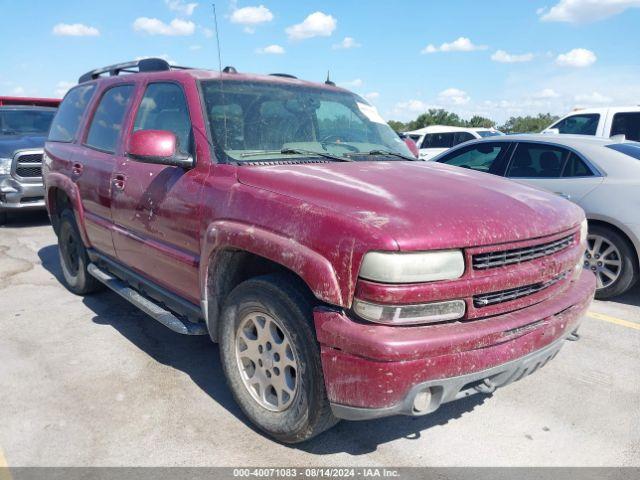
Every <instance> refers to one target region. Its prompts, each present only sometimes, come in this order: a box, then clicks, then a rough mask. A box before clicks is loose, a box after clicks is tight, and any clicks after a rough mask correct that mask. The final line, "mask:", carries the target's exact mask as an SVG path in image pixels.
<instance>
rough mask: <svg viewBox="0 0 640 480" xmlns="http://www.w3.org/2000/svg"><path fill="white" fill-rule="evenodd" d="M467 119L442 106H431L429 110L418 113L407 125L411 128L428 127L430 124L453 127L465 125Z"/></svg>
mask: <svg viewBox="0 0 640 480" xmlns="http://www.w3.org/2000/svg"><path fill="white" fill-rule="evenodd" d="M465 123H466V122H465V121H464V120H463V119H461V118H460V117H459V116H458V115H457V114H455V113H453V112H448V111H447V110H444V109H442V108H430V109H429V110H428V111H427V112H425V113H423V114H421V115H418V118H416V119H415V120H413V121H412V122H409V124H408V125H407V126H408V127H409V129H410V130H417V129H418V128H424V127H428V126H430V125H449V126H452V127H464V126H465Z"/></svg>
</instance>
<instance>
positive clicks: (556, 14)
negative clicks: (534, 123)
mask: <svg viewBox="0 0 640 480" xmlns="http://www.w3.org/2000/svg"><path fill="white" fill-rule="evenodd" d="M216 11H217V16H218V26H219V34H220V44H221V55H222V63H223V65H233V66H234V67H236V69H238V70H239V71H244V72H252V73H274V72H284V73H290V74H293V75H296V76H298V77H299V78H303V79H305V80H312V81H324V80H325V78H326V76H327V72H328V71H330V75H331V79H332V80H334V81H335V82H336V83H337V84H338V85H340V86H343V87H345V88H348V89H350V90H353V91H355V92H357V93H358V94H360V95H363V96H365V97H366V98H368V99H369V101H370V102H371V103H373V104H374V105H376V106H377V107H378V109H379V110H380V112H381V113H382V115H383V116H384V117H385V118H386V119H388V120H401V121H407V120H411V119H414V118H415V117H416V116H417V115H419V114H420V113H422V112H424V111H425V110H426V109H428V108H445V109H447V110H450V111H453V112H456V113H458V114H459V115H461V116H462V117H464V118H469V117H470V116H472V115H475V114H478V115H483V116H487V117H490V118H492V119H494V120H495V121H497V122H499V123H500V122H504V121H505V120H506V119H507V118H509V117H510V116H514V115H527V114H537V113H546V112H551V113H553V114H558V115H560V114H564V113H567V112H569V111H570V110H572V109H573V108H576V107H589V106H608V105H637V104H640V82H639V81H638V79H639V78H640V34H639V26H640V0H518V1H513V0H510V1H507V0H493V1H491V2H478V1H471V0H447V1H442V0H439V1H432V0H395V1H389V0H322V1H316V0H304V1H301V0H256V1H254V0H217V1H216ZM0 19H2V25H3V27H2V29H0V45H3V47H2V48H1V49H0V95H17V96H21V95H28V96H44V97H48V96H62V95H64V93H65V91H66V90H67V89H68V88H70V87H71V86H73V85H74V84H75V83H76V82H77V79H78V77H79V76H80V75H81V74H82V73H85V72H86V71H89V70H91V69H94V68H98V67H102V66H105V65H109V64H113V63H118V62H123V61H128V60H133V59H136V58H140V57H148V56H159V57H163V58H166V59H168V60H169V61H170V62H174V63H176V64H179V65H188V66H193V67H201V68H210V69H218V52H217V48H216V38H215V25H214V20H213V8H212V4H211V3H210V2H202V1H197V0H193V1H191V0H135V1H134V0H129V1H126V0H109V1H103V2H94V1H87V0H84V1H79V0H64V1H62V0H57V1H56V0H48V1H47V0H0Z"/></svg>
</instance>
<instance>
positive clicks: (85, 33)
mask: <svg viewBox="0 0 640 480" xmlns="http://www.w3.org/2000/svg"><path fill="white" fill-rule="evenodd" d="M53 34H54V35H58V36H61V37H97V36H99V35H100V30H98V29H97V28H96V27H90V26H88V25H84V24H82V23H58V24H57V25H56V26H54V27H53Z"/></svg>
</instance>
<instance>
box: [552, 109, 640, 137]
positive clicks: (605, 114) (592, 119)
mask: <svg viewBox="0 0 640 480" xmlns="http://www.w3.org/2000/svg"><path fill="white" fill-rule="evenodd" d="M542 133H551V134H553V133H556V134H557V133H570V134H576V135H594V136H596V137H613V136H615V135H624V136H625V138H626V139H627V140H635V141H636V142H639V141H640V106H635V107H608V108H583V109H578V110H574V111H573V112H571V113H570V114H569V115H566V116H564V117H562V118H561V119H560V120H558V121H557V122H555V123H554V124H553V125H551V126H549V127H547V128H546V129H545V130H543V132H542Z"/></svg>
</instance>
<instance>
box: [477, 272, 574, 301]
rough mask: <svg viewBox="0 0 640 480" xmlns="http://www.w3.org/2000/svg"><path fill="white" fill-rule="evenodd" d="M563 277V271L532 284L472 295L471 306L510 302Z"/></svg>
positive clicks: (565, 274) (547, 286)
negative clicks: (549, 278) (553, 276)
mask: <svg viewBox="0 0 640 480" xmlns="http://www.w3.org/2000/svg"><path fill="white" fill-rule="evenodd" d="M565 278H567V273H563V274H562V275H559V276H557V277H555V278H552V279H551V280H548V281H546V282H539V283H534V284H533V285H525V286H524V287H518V288H511V289H509V290H502V291H500V292H493V293H486V294H482V295H474V297H473V306H474V307H476V308H482V307H488V306H489V305H495V304H497V303H504V302H510V301H511V300H516V299H518V298H522V297H526V296H528V295H533V294H534V293H538V292H541V291H542V290H544V289H546V288H549V287H551V286H552V285H555V284H556V283H558V282H559V281H561V280H564V279H565Z"/></svg>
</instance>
